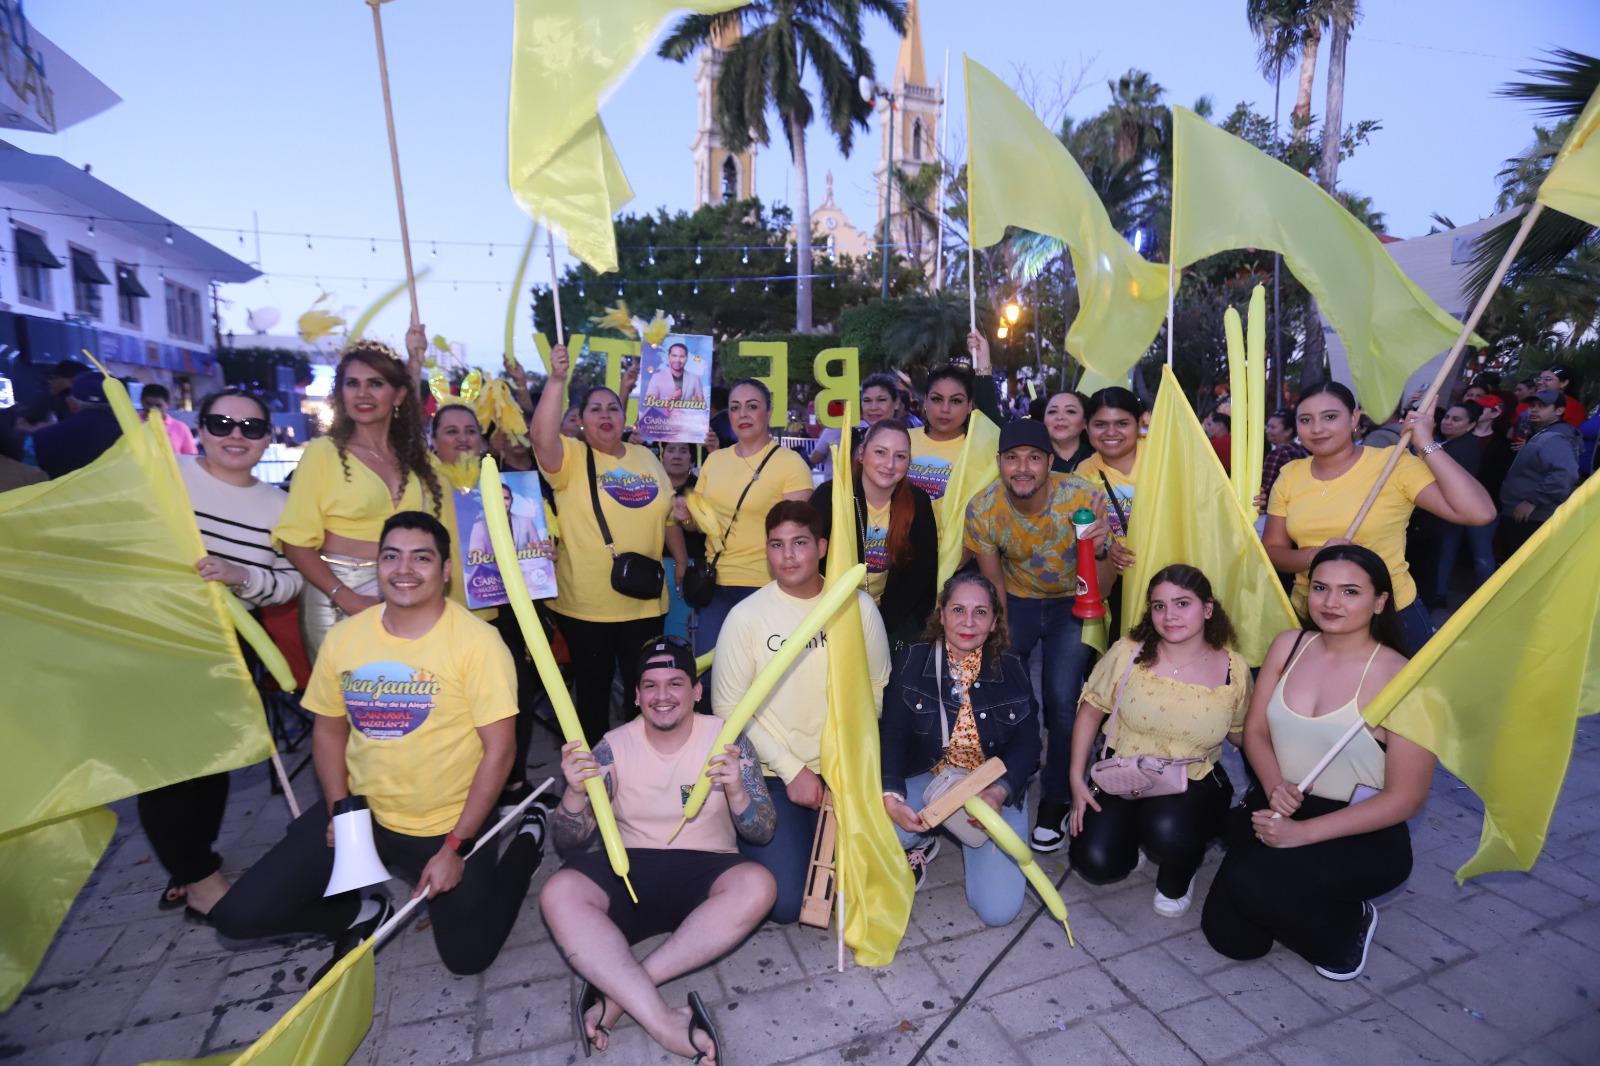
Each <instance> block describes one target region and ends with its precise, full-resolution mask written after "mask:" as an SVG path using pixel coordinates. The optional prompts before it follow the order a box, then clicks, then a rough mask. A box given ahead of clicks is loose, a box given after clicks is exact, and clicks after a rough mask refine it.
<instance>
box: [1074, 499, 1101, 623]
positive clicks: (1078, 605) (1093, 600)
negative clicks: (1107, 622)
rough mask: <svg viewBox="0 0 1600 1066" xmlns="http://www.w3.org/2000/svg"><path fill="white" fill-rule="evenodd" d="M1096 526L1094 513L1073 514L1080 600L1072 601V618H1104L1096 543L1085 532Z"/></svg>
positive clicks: (1085, 508) (1084, 510)
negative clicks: (1088, 538)
mask: <svg viewBox="0 0 1600 1066" xmlns="http://www.w3.org/2000/svg"><path fill="white" fill-rule="evenodd" d="M1093 524H1094V512H1093V511H1091V510H1089V509H1088V508H1087V507H1080V508H1078V509H1077V510H1076V511H1074V512H1073V514H1072V531H1073V533H1075V534H1077V537H1078V598H1077V599H1075V600H1073V601H1072V617H1074V618H1081V619H1085V620H1087V619H1090V618H1104V617H1105V613H1106V605H1105V602H1104V601H1103V600H1102V599H1101V598H1100V571H1099V570H1098V569H1096V568H1095V565H1094V541H1092V540H1086V539H1085V538H1084V535H1083V533H1084V530H1086V529H1088V528H1089V527H1090V526H1091V525H1093Z"/></svg>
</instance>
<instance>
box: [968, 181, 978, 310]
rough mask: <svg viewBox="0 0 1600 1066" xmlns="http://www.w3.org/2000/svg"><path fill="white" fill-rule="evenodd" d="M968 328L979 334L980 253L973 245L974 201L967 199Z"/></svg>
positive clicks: (969, 195) (969, 197) (969, 196)
mask: <svg viewBox="0 0 1600 1066" xmlns="http://www.w3.org/2000/svg"><path fill="white" fill-rule="evenodd" d="M967 328H968V329H969V330H970V331H971V332H973V333H976V332H978V252H977V249H975V248H974V247H973V245H972V199H971V194H970V193H969V194H968V198H967Z"/></svg>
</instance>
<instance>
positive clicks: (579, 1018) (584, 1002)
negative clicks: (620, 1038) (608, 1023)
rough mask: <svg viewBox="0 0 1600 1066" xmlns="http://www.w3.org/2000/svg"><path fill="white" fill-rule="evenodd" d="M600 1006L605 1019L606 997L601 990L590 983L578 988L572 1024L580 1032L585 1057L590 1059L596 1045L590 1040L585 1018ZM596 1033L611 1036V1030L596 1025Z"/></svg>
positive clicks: (579, 1036) (579, 1037)
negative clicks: (594, 1007) (594, 1008)
mask: <svg viewBox="0 0 1600 1066" xmlns="http://www.w3.org/2000/svg"><path fill="white" fill-rule="evenodd" d="M597 1003H598V1004H599V1005H600V1016H601V1017H602V1018H604V1017H605V1013H606V1010H605V1008H606V997H605V996H604V995H602V994H601V992H600V990H599V989H598V988H596V987H594V985H591V984H590V983H589V982H588V981H585V982H583V984H581V985H579V986H578V997H577V998H576V999H574V1000H573V1001H572V1024H573V1025H574V1026H575V1027H576V1028H577V1030H578V1043H579V1045H580V1046H582V1048H583V1057H584V1058H588V1057H589V1056H590V1055H591V1054H593V1052H594V1044H593V1042H591V1041H590V1039H589V1027H588V1026H586V1025H584V1024H583V1016H584V1015H585V1014H588V1013H589V1008H590V1007H592V1006H594V1005H595V1004H597ZM594 1028H595V1032H597V1033H604V1034H605V1035H606V1036H608V1037H609V1036H610V1035H611V1030H610V1029H607V1028H606V1027H605V1026H603V1025H600V1024H598V1023H596V1025H595V1027H594Z"/></svg>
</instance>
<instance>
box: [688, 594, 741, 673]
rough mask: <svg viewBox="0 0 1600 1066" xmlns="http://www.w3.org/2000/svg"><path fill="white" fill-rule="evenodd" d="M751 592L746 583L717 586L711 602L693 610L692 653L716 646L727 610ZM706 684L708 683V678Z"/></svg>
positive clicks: (709, 649)
mask: <svg viewBox="0 0 1600 1066" xmlns="http://www.w3.org/2000/svg"><path fill="white" fill-rule="evenodd" d="M753 592H755V589H754V588H752V587H749V586H746V585H718V586H717V591H716V593H715V594H714V595H713V596H712V597H711V602H710V603H708V604H706V605H705V606H704V607H701V608H699V609H697V610H696V611H695V628H694V653H695V654H696V655H704V654H705V653H706V652H708V651H711V650H712V649H713V648H715V647H716V646H717V637H718V636H720V635H721V633H722V623H723V622H726V621H727V620H728V612H729V611H731V610H733V608H734V606H735V605H736V604H738V603H739V602H741V601H742V600H744V599H746V598H748V597H749V596H750V594H751V593H753ZM707 684H708V685H709V684H710V682H709V679H708V680H707Z"/></svg>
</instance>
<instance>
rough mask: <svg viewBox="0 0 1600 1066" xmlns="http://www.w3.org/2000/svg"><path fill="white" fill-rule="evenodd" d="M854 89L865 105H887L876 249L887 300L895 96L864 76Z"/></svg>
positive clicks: (892, 196) (884, 294)
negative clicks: (879, 236)
mask: <svg viewBox="0 0 1600 1066" xmlns="http://www.w3.org/2000/svg"><path fill="white" fill-rule="evenodd" d="M856 89H857V91H859V92H860V93H861V99H863V100H865V101H866V102H867V103H869V104H870V103H873V102H874V101H876V100H878V99H882V100H883V101H884V103H885V104H887V105H888V110H889V152H888V157H887V160H888V161H887V162H886V163H885V164H884V171H883V241H882V244H881V245H880V247H879V249H878V251H879V252H880V254H882V256H883V286H882V289H881V290H880V292H879V298H880V299H884V300H887V299H888V298H889V251H890V243H891V242H890V237H889V220H890V219H891V218H893V217H894V215H893V213H892V212H891V210H890V208H891V206H892V203H893V199H894V101H895V96H894V93H892V92H890V91H889V90H887V89H880V88H879V87H878V83H877V82H875V81H873V80H872V79H871V78H869V77H867V76H866V75H865V74H863V75H861V77H860V78H858V79H857V80H856Z"/></svg>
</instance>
